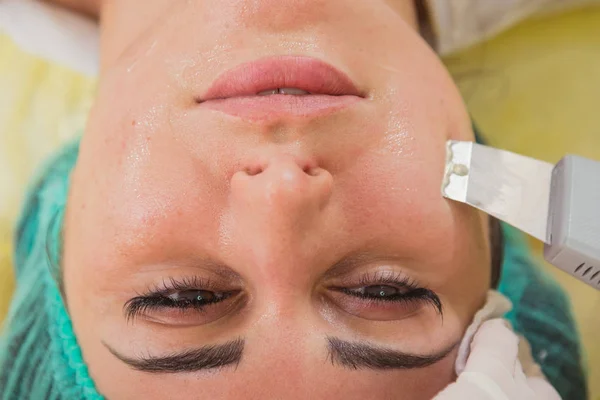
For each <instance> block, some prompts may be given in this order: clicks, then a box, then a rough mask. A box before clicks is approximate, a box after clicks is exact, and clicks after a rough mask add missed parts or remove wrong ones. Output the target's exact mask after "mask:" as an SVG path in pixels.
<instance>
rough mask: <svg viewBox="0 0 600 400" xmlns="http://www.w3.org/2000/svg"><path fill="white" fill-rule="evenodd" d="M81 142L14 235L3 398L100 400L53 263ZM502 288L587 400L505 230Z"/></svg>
mask: <svg viewBox="0 0 600 400" xmlns="http://www.w3.org/2000/svg"><path fill="white" fill-rule="evenodd" d="M77 153H78V143H74V144H72V145H70V146H68V147H66V148H65V149H63V150H62V151H61V153H59V154H58V155H57V157H56V158H54V159H53V160H52V161H51V162H50V163H49V164H48V166H47V167H46V168H44V169H43V170H42V171H43V176H41V177H40V178H39V179H38V180H37V181H36V184H35V185H34V186H33V188H32V189H31V191H30V193H29V196H28V198H27V201H26V203H25V206H24V210H23V215H22V217H21V220H20V224H19V226H18V229H17V232H16V254H15V268H16V277H17V288H16V292H15V296H14V298H13V301H12V304H11V309H10V312H9V316H8V318H7V320H6V325H5V327H4V331H3V334H2V337H1V338H0V399H2V400H9V399H10V400H13V399H15V400H25V399H33V400H42V399H49V400H55V399H64V400H97V399H102V396H101V395H100V394H98V392H97V391H96V389H95V387H94V383H93V381H92V380H91V378H90V376H89V374H88V370H87V367H86V365H85V363H84V362H83V359H82V355H81V350H80V348H79V346H78V345H77V340H76V338H75V335H74V332H73V328H72V325H71V320H70V318H69V315H68V313H67V311H66V308H65V304H64V303H63V299H62V297H61V295H60V291H59V287H58V284H57V282H58V280H57V279H56V276H57V272H58V271H57V267H54V268H53V267H52V266H53V265H57V263H56V262H55V259H56V258H57V257H56V255H57V254H58V253H59V252H60V243H61V240H60V227H61V224H62V212H63V211H64V207H65V203H66V198H67V191H68V185H69V176H70V173H71V170H72V168H73V166H74V164H75V161H76V159H77ZM504 230H505V233H506V243H505V260H504V266H503V268H504V269H503V274H502V279H501V283H500V291H501V292H502V293H504V294H505V295H506V296H507V297H508V298H509V299H510V300H511V301H512V302H513V304H514V305H515V307H514V309H513V311H511V312H510V313H509V314H508V315H507V317H508V319H509V320H510V321H511V322H512V323H513V324H514V326H515V329H516V330H517V331H518V332H521V333H522V334H524V336H526V337H527V339H528V340H529V342H530V344H531V346H532V349H533V353H534V357H535V359H536V360H537V361H538V362H539V363H540V365H541V366H542V368H543V370H544V373H545V374H546V376H547V377H548V379H549V380H550V382H551V383H552V385H553V386H554V387H556V388H557V390H558V391H559V392H560V394H561V396H562V397H563V399H565V400H583V399H585V398H586V397H587V396H586V392H587V388H586V383H585V376H584V371H583V369H582V366H581V362H580V354H581V349H580V344H579V339H578V336H577V332H576V329H575V324H574V322H573V317H572V315H571V310H570V305H569V302H568V300H567V299H566V297H565V295H564V293H563V292H562V290H561V289H560V288H559V287H558V285H557V284H556V283H555V282H554V281H552V280H551V279H550V278H549V277H548V276H547V275H545V274H544V273H543V272H542V270H541V269H540V268H538V266H537V264H536V261H535V259H534V258H533V257H532V255H531V254H530V253H529V251H528V249H527V246H526V244H525V241H524V238H523V237H522V235H521V234H519V233H518V232H516V231H515V230H513V229H512V228H509V227H504Z"/></svg>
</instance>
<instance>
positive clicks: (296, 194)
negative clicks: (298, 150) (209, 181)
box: [231, 155, 333, 225]
mask: <svg viewBox="0 0 600 400" xmlns="http://www.w3.org/2000/svg"><path fill="white" fill-rule="evenodd" d="M332 179H333V178H332V176H331V174H330V173H329V172H328V171H327V170H325V169H323V168H320V167H319V166H318V165H317V164H316V163H315V162H313V161H307V160H302V159H300V158H298V157H295V156H292V155H276V156H273V157H271V158H270V159H268V160H267V161H266V162H264V163H256V164H253V165H248V166H246V167H245V168H244V169H242V170H240V171H238V172H237V173H235V174H234V175H233V177H232V179H231V193H232V197H233V202H234V204H233V205H234V207H235V206H238V207H241V208H243V210H244V211H245V212H250V213H252V215H253V217H255V222H259V221H257V220H256V219H261V218H264V219H265V221H266V220H268V221H269V222H270V223H271V224H280V225H281V224H283V225H287V224H290V223H291V224H296V223H297V222H298V221H300V220H307V219H308V220H310V219H311V218H313V217H315V216H316V215H318V214H319V212H320V211H321V210H322V209H323V208H324V207H325V206H326V205H327V203H328V201H329V198H330V196H331V189H332Z"/></svg>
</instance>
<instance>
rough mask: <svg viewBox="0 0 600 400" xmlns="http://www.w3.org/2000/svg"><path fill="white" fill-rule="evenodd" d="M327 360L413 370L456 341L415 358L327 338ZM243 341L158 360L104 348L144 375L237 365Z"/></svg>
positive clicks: (438, 356) (445, 352)
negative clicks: (429, 353) (129, 355)
mask: <svg viewBox="0 0 600 400" xmlns="http://www.w3.org/2000/svg"><path fill="white" fill-rule="evenodd" d="M327 342H328V358H329V359H330V360H331V363H332V364H333V365H339V366H342V367H346V368H350V369H372V370H391V369H417V368H424V367H428V366H430V365H432V364H435V363H437V362H439V361H441V360H443V359H444V358H446V357H447V356H448V355H449V354H450V353H451V352H452V350H454V348H456V347H457V346H458V342H457V343H455V344H453V345H452V346H450V347H448V348H447V349H445V350H443V351H441V352H439V353H436V354H431V355H416V354H410V353H404V352H401V351H397V350H393V349H389V348H384V347H378V346H375V345H372V344H368V343H366V342H347V341H344V340H341V339H338V338H335V337H328V338H327ZM244 343H245V342H244V340H243V339H237V340H234V341H231V342H227V343H225V344H221V345H210V346H204V347H200V348H198V349H191V350H185V351H182V352H179V353H174V354H170V355H167V356H160V357H153V356H149V357H140V358H134V357H127V356H124V355H122V354H120V353H119V352H117V351H116V350H114V349H113V348H111V347H110V346H109V345H108V344H106V343H104V342H103V344H104V346H105V347H106V348H107V349H108V350H109V351H110V353H111V354H112V355H114V356H115V357H116V358H118V359H119V360H121V361H122V362H124V363H125V364H127V365H129V366H130V367H132V368H133V369H135V370H137V371H142V372H148V373H159V374H160V373H183V372H197V371H201V370H207V369H217V368H223V367H227V366H233V365H235V366H237V365H238V364H239V363H240V361H241V359H242V354H243V350H244Z"/></svg>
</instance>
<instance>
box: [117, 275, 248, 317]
mask: <svg viewBox="0 0 600 400" xmlns="http://www.w3.org/2000/svg"><path fill="white" fill-rule="evenodd" d="M219 285H220V284H219V283H217V282H215V281H212V280H210V279H204V278H200V277H198V276H191V277H183V278H168V279H164V280H163V281H162V283H160V284H158V285H154V286H151V287H149V288H148V289H147V290H146V291H144V292H142V293H140V294H139V295H138V296H136V297H134V298H132V299H129V300H128V301H127V302H126V303H125V304H124V306H123V310H124V314H125V317H126V318H127V320H128V321H131V320H134V319H135V318H136V317H139V316H141V315H144V313H145V311H150V310H160V309H165V310H166V309H175V310H177V309H179V310H181V311H185V310H190V311H203V310H205V309H206V308H207V307H210V306H213V305H216V304H218V303H221V302H223V301H226V300H227V299H228V298H230V297H234V296H235V295H236V294H238V293H239V292H241V289H239V288H233V287H232V289H226V290H223V287H219ZM194 290H198V291H208V292H214V293H218V294H220V295H222V297H219V298H218V299H217V300H215V301H207V302H205V303H204V304H199V305H194V304H193V303H191V302H189V301H185V300H176V299H173V298H172V296H173V294H175V293H178V292H186V291H194Z"/></svg>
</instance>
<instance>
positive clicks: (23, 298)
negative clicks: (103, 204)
mask: <svg viewBox="0 0 600 400" xmlns="http://www.w3.org/2000/svg"><path fill="white" fill-rule="evenodd" d="M77 146H78V144H77V143H75V144H73V145H71V146H68V147H66V148H65V149H63V151H62V152H61V153H60V154H58V156H57V157H56V158H55V159H53V160H52V161H51V162H50V163H49V164H48V166H47V167H46V168H43V169H42V171H43V176H41V177H40V178H39V179H38V180H37V181H36V183H35V185H34V186H33V188H32V189H31V191H30V193H29V196H28V198H27V201H26V203H25V205H24V209H23V214H22V216H21V219H20V224H19V226H18V227H17V232H16V238H15V239H16V254H15V275H16V279H17V287H16V291H15V294H14V297H13V300H12V303H11V308H10V310H9V314H8V316H7V318H6V321H5V326H4V328H3V333H2V337H1V338H0V399H3V400H13V399H14V400H26V399H32V400H58V399H61V400H62V399H65V400H71V399H73V400H99V399H102V398H103V397H102V396H101V395H99V394H98V393H97V391H96V389H95V388H94V383H93V381H92V379H91V378H90V376H89V374H88V370H87V366H86V365H85V363H84V361H83V358H82V355H81V350H80V348H79V346H78V344H77V340H76V338H75V334H74V332H73V327H72V325H71V320H70V318H69V315H68V314H67V310H66V308H65V304H64V302H63V299H62V296H61V294H60V291H59V288H58V284H57V282H58V281H57V279H56V276H57V271H56V270H53V268H52V267H51V260H50V259H49V256H51V255H53V254H57V253H58V248H59V245H60V235H59V232H60V223H62V212H63V210H64V207H65V202H66V198H67V190H68V183H69V182H68V181H69V175H70V172H71V169H72V168H73V165H74V164H75V161H76V158H77V152H78V147H77ZM53 221H55V222H58V223H54V224H53Z"/></svg>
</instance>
